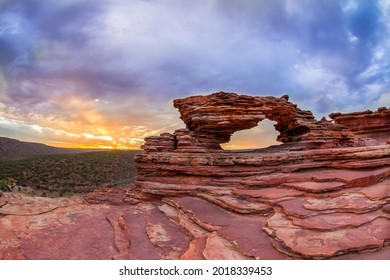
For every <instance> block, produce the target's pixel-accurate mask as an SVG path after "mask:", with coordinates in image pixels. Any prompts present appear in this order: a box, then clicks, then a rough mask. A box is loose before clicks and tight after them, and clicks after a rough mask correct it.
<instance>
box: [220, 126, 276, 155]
mask: <svg viewBox="0 0 390 280" xmlns="http://www.w3.org/2000/svg"><path fill="white" fill-rule="evenodd" d="M275 124H276V122H274V121H271V120H268V119H264V120H263V121H261V122H259V124H258V125H257V126H256V127H254V128H251V129H246V130H240V131H237V132H235V133H234V134H233V135H232V137H231V138H230V141H229V142H228V143H225V144H222V145H221V147H222V148H223V149H224V150H255V149H261V148H266V147H269V146H273V145H280V144H282V143H281V142H278V141H277V140H276V138H277V137H278V135H279V134H280V132H278V131H276V130H275V127H274V125H275Z"/></svg>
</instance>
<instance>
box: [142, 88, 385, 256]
mask: <svg viewBox="0 0 390 280" xmlns="http://www.w3.org/2000/svg"><path fill="white" fill-rule="evenodd" d="M174 106H175V107H176V108H178V109H179V112H180V114H181V119H182V120H183V121H184V123H185V124H186V129H180V130H177V131H175V132H174V133H173V134H169V133H164V134H162V135H161V136H154V137H151V138H146V143H145V145H144V148H145V153H144V154H142V155H139V156H137V158H136V162H137V170H138V177H137V180H136V183H135V185H136V188H137V189H139V190H140V191H141V192H143V193H146V194H152V195H156V196H160V197H163V201H165V202H167V203H168V204H169V205H170V206H171V207H174V208H175V209H176V210H175V211H177V209H180V211H182V212H183V213H191V215H196V214H194V210H193V209H195V208H196V206H194V205H193V204H202V205H203V206H202V209H207V208H209V207H211V208H215V207H216V206H215V205H218V206H219V207H221V208H223V209H224V211H226V213H229V214H226V215H231V221H230V222H229V225H227V224H224V226H223V227H217V228H213V227H204V229H206V230H207V229H208V228H211V230H210V232H216V234H219V236H221V237H223V238H225V239H226V240H228V241H230V242H231V244H236V246H235V248H236V250H237V251H238V252H240V253H242V254H243V255H244V256H246V257H251V258H264V257H265V258H267V257H266V256H265V255H262V254H261V253H260V252H259V251H260V250H259V251H256V249H252V251H250V250H249V248H259V247H261V246H265V245H264V244H265V243H267V242H270V243H268V244H272V246H271V247H272V248H273V249H274V250H276V251H277V252H279V253H282V254H283V255H284V256H285V257H291V258H334V257H336V256H338V255H344V254H350V253H351V252H363V251H365V250H374V251H375V250H381V249H384V248H385V246H386V245H388V243H389V240H390V222H389V219H390V216H389V213H388V211H386V209H387V208H388V207H389V206H388V205H389V199H390V185H389V184H390V180H389V177H390V147H389V146H386V145H382V146H377V145H378V144H381V142H380V141H378V140H379V139H369V138H367V137H366V134H365V135H363V136H359V135H358V134H355V133H353V131H352V130H351V129H349V128H348V125H347V124H346V123H344V122H342V121H340V119H341V118H339V117H337V116H339V115H337V116H336V115H331V116H332V118H334V119H335V123H332V122H329V121H326V120H321V121H317V120H316V119H315V118H314V117H313V115H312V113H311V112H310V111H304V110H301V109H299V108H298V107H297V106H296V105H295V104H292V103H291V102H289V101H288V96H282V97H281V98H276V97H269V96H267V97H252V96H246V95H237V94H234V93H224V92H220V93H215V94H211V95H208V96H193V97H188V98H184V99H179V100H175V101H174ZM381 112H382V115H383V114H384V113H385V112H384V111H383V110H382V111H381ZM351 115H352V114H351ZM376 115H377V114H376ZM265 118H268V119H270V120H273V121H276V125H275V128H276V130H278V131H279V132H280V135H279V136H278V140H279V141H281V142H283V144H282V145H279V146H276V147H273V148H268V149H260V150H256V151H252V152H239V151H235V152H231V151H224V150H222V149H221V147H220V144H221V143H226V142H228V141H229V140H230V137H231V135H232V134H233V133H235V132H237V131H239V130H243V129H248V128H252V127H254V126H256V125H257V124H258V123H259V122H260V121H262V120H263V119H265ZM377 123H379V122H377ZM370 127H373V126H372V125H371V126H370ZM376 128H378V126H376ZM387 128H388V127H387ZM367 130H369V129H368V128H367ZM381 132H384V133H387V135H388V136H389V132H388V131H385V129H384V127H382V130H381ZM374 136H375V135H374ZM373 143H374V144H375V146H370V144H373ZM382 144H384V143H382ZM210 203H211V204H210ZM209 204H210V206H208V205H209ZM211 205H212V206H211ZM194 207H195V208H194ZM196 209H197V208H196ZM199 211H201V210H200V209H199ZM213 211H215V210H213ZM219 211H222V210H219ZM210 212H211V213H212V211H211V210H210ZM218 215H219V214H215V215H213V214H209V216H212V217H213V218H214V219H218ZM237 219H238V220H240V219H241V222H242V223H243V224H245V223H246V221H248V220H250V221H251V222H249V221H248V223H249V224H248V225H247V226H245V228H248V229H249V228H252V227H254V224H257V226H258V227H257V231H250V230H249V231H248V232H247V233H246V234H245V233H243V232H241V235H240V237H239V238H238V237H237V236H234V237H233V236H232V232H233V229H232V228H233V226H232V224H234V223H235V221H236V220H237ZM197 220H201V221H202V223H203V222H204V221H203V219H202V218H201V219H199V218H198V219H197ZM227 220H229V219H228V218H227ZM213 221H214V223H215V224H214V223H213V225H216V224H218V222H217V221H216V220H213ZM224 221H226V220H224ZM252 223H253V224H252ZM227 228H229V230H227ZM231 231H232V232H231ZM374 232H375V234H374ZM265 233H266V234H267V236H266V237H265ZM351 236H353V238H352V237H351ZM240 239H245V240H251V242H250V244H251V245H250V246H245V244H244V243H243V242H239V241H238V240H240ZM202 240H203V239H200V240H199V241H194V240H193V241H192V247H194V248H193V251H196V252H198V255H199V254H201V253H199V252H202V248H203V247H202V246H203V245H201V244H203V243H202V242H203V241H202ZM256 240H257V242H256ZM264 240H267V242H266V241H264ZM340 240H341V241H340ZM243 248H246V249H243ZM384 250H386V252H387V253H386V256H387V257H389V258H390V255H389V250H388V249H384ZM266 251H267V252H268V254H269V255H268V257H269V258H273V257H275V256H278V257H276V258H280V257H281V256H280V255H277V254H276V253H275V252H274V253H275V255H273V253H270V251H272V250H271V249H269V248H268V249H267V250H266ZM349 257H350V258H351V255H349ZM349 257H347V258H349Z"/></svg>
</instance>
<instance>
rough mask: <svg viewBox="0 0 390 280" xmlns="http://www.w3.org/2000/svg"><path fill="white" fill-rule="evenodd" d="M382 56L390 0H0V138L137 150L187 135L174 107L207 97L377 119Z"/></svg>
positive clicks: (249, 134) (261, 139)
mask: <svg viewBox="0 0 390 280" xmlns="http://www.w3.org/2000/svg"><path fill="white" fill-rule="evenodd" d="M388 57H390V1H389V0H374V1H365V0H340V1H318V0H313V1H311V0H308V1H293V0H277V1H237V0H212V1H209V0H199V1H179V0H169V1H159V0H152V1H142V0H139V1H113V0H101V1H92V2H91V1H86V0H70V1H57V0H47V1H39V0H3V1H0V136H5V137H10V138H16V139H19V140H23V141H31V142H41V143H45V144H48V145H53V146H58V147H72V148H75V147H77V148H104V149H138V148H139V147H140V145H142V144H143V142H144V140H143V139H144V138H145V137H147V136H150V135H158V134H160V133H162V132H173V131H174V130H175V129H178V128H183V127H184V123H183V122H182V121H181V120H180V116H179V113H178V112H177V110H176V109H175V108H173V104H172V101H173V99H175V98H182V97H186V96H190V95H195V94H209V93H212V92H217V91H228V92H229V91H230V92H237V93H240V94H250V95H273V96H281V95H283V94H286V93H287V94H289V96H290V101H292V102H293V103H298V104H299V106H300V107H301V108H302V109H308V110H311V111H313V113H314V114H315V116H316V117H317V118H318V119H319V118H321V117H322V116H327V115H328V114H329V113H331V112H335V111H340V112H351V111H360V110H366V109H372V110H375V109H376V108H378V107H381V106H387V107H389V106H390V64H389V62H388V61H389V60H388V59H387V58H388ZM276 135H277V134H275V132H274V128H273V127H272V126H266V128H262V129H258V130H256V129H254V130H248V131H244V132H242V134H241V135H239V136H237V137H235V136H234V135H233V138H232V139H233V140H234V139H235V138H237V139H236V140H235V142H234V143H233V142H232V143H230V144H227V146H226V147H228V148H229V147H230V148H247V147H250V148H252V147H256V146H257V147H261V146H267V145H269V144H275V143H276V142H275V138H276ZM229 145H230V146H229Z"/></svg>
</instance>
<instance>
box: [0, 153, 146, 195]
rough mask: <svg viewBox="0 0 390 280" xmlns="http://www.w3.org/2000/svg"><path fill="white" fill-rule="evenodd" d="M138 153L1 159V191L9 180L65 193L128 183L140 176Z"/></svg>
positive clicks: (24, 185)
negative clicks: (137, 173)
mask: <svg viewBox="0 0 390 280" xmlns="http://www.w3.org/2000/svg"><path fill="white" fill-rule="evenodd" d="M137 153H139V151H122V150H113V151H102V152H88V153H78V154H62V155H46V156H40V157H34V158H29V159H23V160H13V161H11V160H10V161H0V190H3V188H4V190H6V189H7V188H8V182H15V184H16V185H17V186H22V187H30V188H33V189H44V190H48V191H58V192H60V194H61V195H63V194H66V193H74V192H87V191H91V190H93V189H94V188H97V187H116V186H119V187H120V186H128V185H130V184H132V182H133V181H134V177H135V175H136V170H135V167H134V155H135V154H137ZM8 189H9V188H8Z"/></svg>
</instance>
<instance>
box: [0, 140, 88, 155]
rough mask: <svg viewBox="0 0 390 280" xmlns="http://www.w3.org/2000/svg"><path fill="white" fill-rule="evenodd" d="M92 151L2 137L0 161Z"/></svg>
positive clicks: (0, 141)
mask: <svg viewBox="0 0 390 280" xmlns="http://www.w3.org/2000/svg"><path fill="white" fill-rule="evenodd" d="M90 151H94V150H92V149H90V150H84V149H66V148H56V147H51V146H47V145H45V144H39V143H31V142H23V141H19V140H16V139H11V138H7V137H0V160H18V159H26V158H31V157H35V156H43V155H52V154H74V153H80V152H90Z"/></svg>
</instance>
